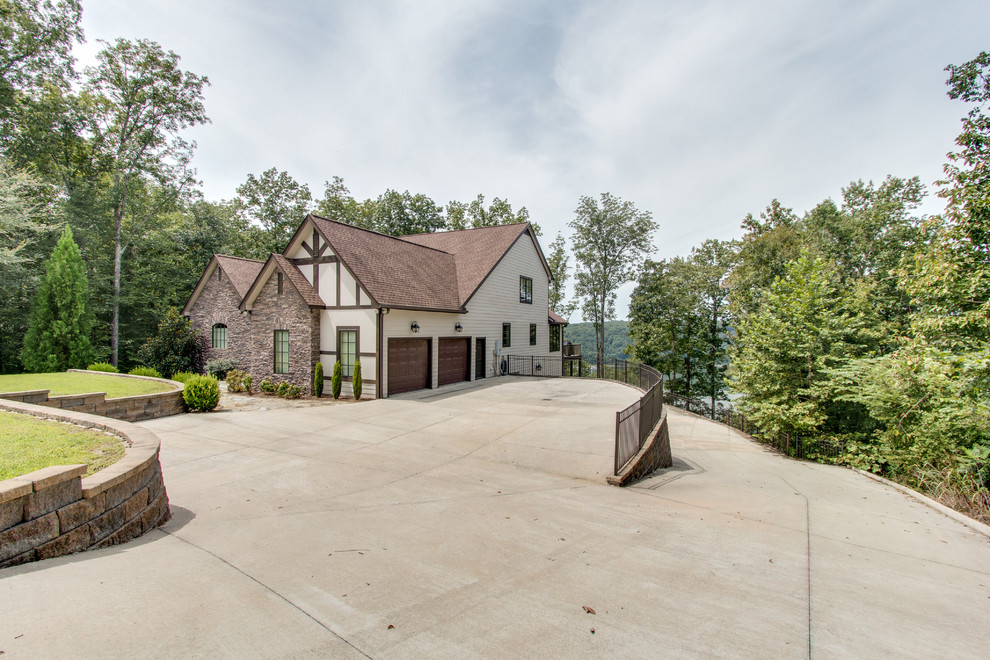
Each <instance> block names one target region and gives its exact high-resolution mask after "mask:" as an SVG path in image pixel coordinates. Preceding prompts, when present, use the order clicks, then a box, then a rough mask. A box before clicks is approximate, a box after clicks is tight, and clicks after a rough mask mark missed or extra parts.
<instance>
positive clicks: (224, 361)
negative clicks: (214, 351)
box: [206, 358, 243, 380]
mask: <svg viewBox="0 0 990 660" xmlns="http://www.w3.org/2000/svg"><path fill="white" fill-rule="evenodd" d="M236 368H237V363H236V362H234V361H233V360H232V359H230V358H217V359H216V360H210V361H209V362H207V363H206V373H208V374H210V375H211V376H214V377H215V378H216V379H217V380H225V379H226V378H227V372H229V371H231V370H232V369H236ZM242 373H243V372H242Z"/></svg>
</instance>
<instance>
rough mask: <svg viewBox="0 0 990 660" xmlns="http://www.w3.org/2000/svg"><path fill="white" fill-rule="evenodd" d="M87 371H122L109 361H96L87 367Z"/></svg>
mask: <svg viewBox="0 0 990 660" xmlns="http://www.w3.org/2000/svg"><path fill="white" fill-rule="evenodd" d="M86 370H87V371H105V372H107V373H108V374H117V373H120V372H119V371H117V367H115V366H113V365H112V364H110V363H109V362H94V363H93V364H91V365H89V366H88V367H86Z"/></svg>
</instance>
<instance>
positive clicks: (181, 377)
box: [171, 371, 196, 385]
mask: <svg viewBox="0 0 990 660" xmlns="http://www.w3.org/2000/svg"><path fill="white" fill-rule="evenodd" d="M195 375H196V374H194V373H191V372H189V371H180V372H179V373H177V374H172V378H171V380H174V381H176V382H179V383H182V384H183V385H184V384H185V382H186V381H187V380H189V379H190V378H192V377H193V376H195Z"/></svg>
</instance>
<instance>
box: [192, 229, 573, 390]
mask: <svg viewBox="0 0 990 660" xmlns="http://www.w3.org/2000/svg"><path fill="white" fill-rule="evenodd" d="M550 277H551V275H550V269H549V267H548V265H547V262H546V259H545V258H544V256H543V251H542V250H541V248H540V244H539V241H538V240H537V238H536V234H535V233H534V232H533V229H532V227H531V226H530V225H529V223H519V224H512V225H501V226H496V227H481V228H476V229H465V230H461V231H451V232H438V233H433V234H416V235H412V236H402V237H398V238H396V237H392V236H385V235H383V234H378V233H376V232H373V231H368V230H366V229H361V228H358V227H353V226H351V225H347V224H343V223H339V222H335V221H332V220H328V219H326V218H322V217H319V216H316V215H309V216H307V217H306V219H305V220H303V222H302V224H301V225H300V226H299V228H298V229H297V230H296V233H295V234H294V235H293V237H292V239H291V240H290V241H289V244H288V245H287V246H286V248H285V250H284V251H283V252H282V254H273V255H271V257H269V258H268V260H267V261H263V262H262V261H255V260H250V259H240V258H237V257H228V256H223V255H215V256H214V257H213V258H212V259H211V260H210V263H209V265H208V266H207V268H206V271H205V272H204V273H203V276H202V277H201V278H200V280H199V282H198V283H197V285H196V287H195V289H194V290H193V292H192V295H191V296H190V297H189V302H188V303H186V306H185V308H184V309H183V314H184V315H185V316H187V317H188V318H189V319H190V320H191V321H192V323H193V325H194V326H196V327H198V328H200V329H201V331H202V332H203V333H204V334H205V335H206V336H207V337H209V339H210V348H209V354H208V359H216V358H220V357H229V358H231V359H233V360H234V361H235V362H236V363H237V366H238V368H241V369H244V370H245V371H248V372H249V373H251V374H252V376H254V378H255V382H258V381H260V380H261V379H263V378H266V377H267V378H275V379H281V380H286V381H289V382H293V383H295V384H297V385H300V386H302V387H306V388H308V387H310V386H311V384H312V378H313V371H314V368H315V364H316V363H317V362H323V364H324V368H325V369H326V370H327V372H328V373H329V369H330V366H331V365H333V363H335V362H337V361H340V363H341V366H342V370H343V375H344V379H345V380H350V379H351V376H352V374H353V369H354V364H355V362H356V361H357V360H358V359H360V360H361V368H362V380H363V382H364V383H365V388H364V391H365V392H367V393H369V394H371V393H372V392H374V394H375V396H377V397H387V396H389V395H392V394H398V393H400V392H408V391H411V390H418V389H424V388H435V387H439V386H441V385H446V384H448V383H454V382H459V381H470V380H476V379H480V378H491V377H493V376H495V375H497V374H500V373H502V372H503V371H504V369H503V368H502V359H503V357H504V356H506V355H510V354H511V355H527V356H528V355H551V356H553V355H556V356H559V355H560V344H561V341H560V340H561V328H562V326H563V325H566V321H565V320H564V319H562V318H560V317H559V316H557V315H555V314H553V313H552V312H549V310H548V306H547V294H548V286H549V282H550ZM345 391H346V388H345Z"/></svg>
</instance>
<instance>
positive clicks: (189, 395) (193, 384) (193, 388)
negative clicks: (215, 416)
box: [182, 376, 220, 412]
mask: <svg viewBox="0 0 990 660" xmlns="http://www.w3.org/2000/svg"><path fill="white" fill-rule="evenodd" d="M182 398H183V400H185V402H186V405H187V406H189V407H190V408H191V409H192V410H201V411H202V412H210V411H211V410H213V409H214V408H216V407H217V404H218V403H220V382H219V381H217V379H216V378H214V377H213V376H193V377H192V378H189V379H188V380H187V381H186V388H185V389H184V390H182Z"/></svg>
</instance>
